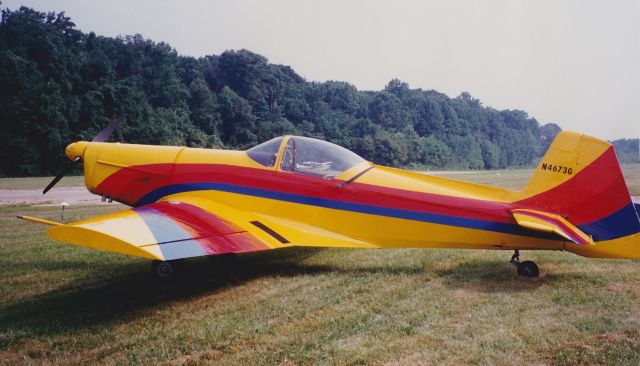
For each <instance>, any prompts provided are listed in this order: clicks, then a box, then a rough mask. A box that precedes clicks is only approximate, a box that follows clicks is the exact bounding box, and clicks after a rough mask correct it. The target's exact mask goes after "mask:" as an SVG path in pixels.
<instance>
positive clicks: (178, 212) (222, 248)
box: [24, 193, 375, 260]
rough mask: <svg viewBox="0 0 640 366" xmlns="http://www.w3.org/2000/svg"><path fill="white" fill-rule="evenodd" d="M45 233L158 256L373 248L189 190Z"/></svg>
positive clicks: (91, 245) (88, 244)
mask: <svg viewBox="0 0 640 366" xmlns="http://www.w3.org/2000/svg"><path fill="white" fill-rule="evenodd" d="M24 218H25V219H31V218H29V217H24ZM47 234H48V235H49V236H50V237H51V238H53V239H55V240H59V241H62V242H66V243H70V244H75V245H79V246H83V247H89V248H95V249H102V250H106V251H110V252H116V253H122V254H128V255H134V256H139V257H144V258H149V259H156V260H174V259H182V258H190V257H199V256H206V255H216V254H224V253H244V252H252V251H258V250H266V249H276V248H283V247H288V246H324V247H367V248H372V247H375V246H373V245H371V244H368V243H365V242H362V241H359V240H356V239H352V238H348V237H345V236H343V235H340V234H337V233H334V232H331V231H327V230H323V229H319V228H316V227H313V226H310V225H306V224H303V223H300V222H296V221H289V220H282V219H279V218H274V217H270V216H265V215H258V214H255V213H251V212H243V211H239V210H236V209H234V208H232V207H229V206H226V205H222V204H220V203H217V202H214V201H211V200H208V199H204V198H201V197H197V196H196V195H193V194H190V193H183V194H177V195H173V196H170V197H168V198H167V199H165V200H163V201H159V202H156V203H153V204H149V205H146V206H142V207H137V208H133V209H129V210H125V211H121V212H117V213H113V214H108V215H103V216H98V217H94V218H91V219H87V220H82V221H77V222H72V223H69V224H61V225H56V226H53V227H52V228H50V229H49V230H48V231H47Z"/></svg>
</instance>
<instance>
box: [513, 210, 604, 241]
mask: <svg viewBox="0 0 640 366" xmlns="http://www.w3.org/2000/svg"><path fill="white" fill-rule="evenodd" d="M511 213H512V214H513V218H514V219H515V220H516V222H518V225H520V226H522V227H524V228H527V229H530V230H535V231H542V232H547V233H554V234H557V235H559V236H561V237H562V238H564V239H566V240H569V241H572V242H574V243H576V244H580V245H583V244H593V240H592V238H591V237H590V236H588V235H587V234H585V233H583V232H582V231H581V230H580V229H578V228H577V227H575V226H574V225H573V224H571V223H570V222H569V221H567V220H566V219H565V218H564V217H562V216H559V215H554V214H551V213H548V212H542V211H535V210H527V209H516V210H511Z"/></svg>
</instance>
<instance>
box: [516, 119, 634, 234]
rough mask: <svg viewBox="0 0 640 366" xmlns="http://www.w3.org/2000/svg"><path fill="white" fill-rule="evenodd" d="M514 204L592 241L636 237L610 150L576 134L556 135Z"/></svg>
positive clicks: (627, 197)
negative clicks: (564, 223)
mask: <svg viewBox="0 0 640 366" xmlns="http://www.w3.org/2000/svg"><path fill="white" fill-rule="evenodd" d="M520 194H521V195H522V196H521V197H526V198H524V199H521V200H519V201H517V202H516V205H518V206H520V207H524V208H532V209H537V210H542V211H545V212H549V213H554V214H558V215H560V216H562V217H564V218H565V219H567V220H568V221H569V222H571V223H572V224H573V225H575V226H577V227H578V228H580V230H582V231H583V232H584V233H586V234H587V235H590V236H591V237H592V238H593V240H594V241H603V240H611V239H616V238H619V237H623V236H627V235H631V234H634V233H637V232H640V219H639V217H638V213H637V212H636V208H635V206H634V204H633V202H632V201H631V197H630V195H629V190H628V189H627V185H626V183H625V181H624V177H623V175H622V171H621V170H620V165H619V164H618V159H617V158H616V154H615V151H614V149H613V145H611V144H610V143H608V142H606V141H602V140H599V139H596V138H594V137H591V136H587V135H582V134H578V133H575V132H566V131H565V132H560V133H559V134H558V136H556V138H555V140H554V141H553V143H552V144H551V146H550V147H549V150H548V151H547V153H546V154H545V156H544V157H543V158H542V161H540V164H539V165H538V167H537V169H536V171H535V173H534V174H533V177H532V178H531V181H530V182H529V184H528V185H527V186H526V187H525V188H524V190H523V191H522V192H520Z"/></svg>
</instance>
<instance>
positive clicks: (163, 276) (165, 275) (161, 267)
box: [151, 261, 175, 281]
mask: <svg viewBox="0 0 640 366" xmlns="http://www.w3.org/2000/svg"><path fill="white" fill-rule="evenodd" d="M174 270H175V268H174V265H173V264H172V263H171V262H169V261H153V263H152V264H151V272H153V274H154V275H155V276H156V277H157V278H158V279H160V280H163V281H166V280H168V279H170V278H171V277H173V272H174Z"/></svg>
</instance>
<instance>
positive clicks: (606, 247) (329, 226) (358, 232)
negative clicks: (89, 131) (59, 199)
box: [19, 120, 640, 279]
mask: <svg viewBox="0 0 640 366" xmlns="http://www.w3.org/2000/svg"><path fill="white" fill-rule="evenodd" d="M117 125H118V122H117V121H115V120H114V121H112V123H110V124H109V126H107V128H105V129H104V130H103V131H101V132H100V133H99V134H98V135H97V136H96V137H95V138H94V139H93V140H92V141H78V142H74V143H71V144H69V145H68V146H67V147H66V149H65V153H66V155H67V157H68V158H69V159H70V160H71V162H70V163H69V165H68V166H67V168H65V169H64V170H63V171H62V172H61V173H60V174H59V175H58V176H57V177H55V178H54V180H53V181H52V182H51V183H50V184H49V186H47V188H45V190H44V191H43V193H46V192H47V191H48V190H49V189H51V188H52V187H53V186H54V185H55V184H56V183H57V182H58V181H59V180H60V179H61V178H62V176H64V175H65V174H66V173H67V172H68V171H69V170H70V169H72V168H73V166H74V164H75V163H76V162H82V164H83V167H84V179H85V184H86V187H87V189H88V190H89V191H90V192H92V193H94V194H96V195H101V196H102V198H103V200H109V201H111V200H114V201H117V202H121V203H123V204H125V205H128V206H131V209H127V210H124V211H121V212H117V213H110V214H106V215H102V216H98V217H93V218H89V219H86V220H80V221H76V222H70V223H59V222H53V221H49V220H44V219H39V218H35V217H31V216H19V217H20V218H22V219H26V220H30V221H34V222H40V223H45V224H49V225H51V226H52V227H51V228H49V229H48V230H47V234H48V236H50V237H51V238H53V239H55V240H58V241H61V242H65V243H70V244H75V245H79V246H83V247H89V248H95V249H102V250H106V251H110V252H115V253H122V254H128V255H133V256H138V257H143V258H148V259H151V260H152V261H153V262H152V271H153V272H154V274H155V276H157V277H158V278H161V279H169V278H171V277H172V276H173V275H174V272H175V271H176V263H177V261H179V260H182V259H185V258H192V257H200V256H220V255H225V254H229V253H236V254H237V253H247V252H254V251H261V250H269V249H279V248H286V247H347V248H468V249H495V250H509V251H513V255H512V256H511V260H510V262H511V263H512V264H514V266H515V268H516V272H517V274H518V275H520V276H523V277H528V278H531V277H538V276H539V268H538V266H537V264H536V263H534V262H533V261H529V260H527V261H522V262H521V261H520V255H519V254H520V250H558V251H568V252H572V253H575V254H578V255H581V256H585V257H592V258H630V259H638V258H640V218H639V216H638V212H640V205H639V204H634V203H633V201H632V200H631V197H630V195H629V191H628V189H627V186H626V184H625V181H624V178H623V175H622V172H621V170H620V167H619V164H618V161H617V158H616V154H615V151H614V148H613V146H612V145H611V144H610V143H608V142H605V141H602V140H599V139H597V138H594V137H590V136H587V135H584V134H580V133H576V132H566V131H563V132H560V133H559V134H558V135H557V136H556V138H555V140H554V141H553V143H552V144H551V145H550V147H549V149H548V151H547V152H546V154H545V155H544V157H543V158H542V160H541V161H540V163H539V164H538V166H537V168H536V170H535V172H534V173H533V176H532V177H531V180H530V181H529V183H528V184H527V185H526V186H525V187H524V188H522V189H520V190H507V189H501V188H496V187H491V186H487V185H481V184H475V183H469V182H464V181H459V180H453V179H447V178H442V177H437V176H431V175H427V174H424V173H420V172H414V171H408V170H401V169H396V168H391V167H386V166H380V165H376V164H373V163H371V162H369V161H366V160H365V159H363V158H361V157H360V156H358V155H357V154H355V153H353V152H351V151H349V150H347V149H345V148H343V147H340V146H338V145H335V144H332V143H329V142H326V141H322V140H318V139H313V138H309V137H301V136H282V137H276V138H274V139H272V140H269V141H266V142H264V143H262V144H260V145H257V146H255V147H252V148H250V149H248V150H246V151H231V150H216V149H202V148H187V147H177V146H151V145H135V144H124V143H109V142H106V140H107V139H108V137H109V135H110V134H111V133H112V132H113V130H114V129H115V128H116V127H117ZM231 255H233V254H231Z"/></svg>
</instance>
